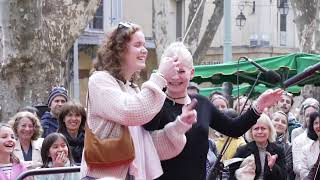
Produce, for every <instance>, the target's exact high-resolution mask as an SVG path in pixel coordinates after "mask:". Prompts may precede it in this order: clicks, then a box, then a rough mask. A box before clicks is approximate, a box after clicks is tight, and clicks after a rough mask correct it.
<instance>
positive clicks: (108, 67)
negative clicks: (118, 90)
mask: <svg viewBox="0 0 320 180" xmlns="http://www.w3.org/2000/svg"><path fill="white" fill-rule="evenodd" d="M127 24H128V26H121V23H119V25H118V27H117V28H115V29H113V31H111V33H109V34H107V35H106V37H105V40H104V41H103V43H102V44H101V46H100V47H99V49H98V51H97V57H96V59H95V60H94V69H93V71H108V72H109V73H110V74H111V75H112V76H113V77H115V78H116V79H119V80H121V81H124V82H125V78H124V76H123V74H122V73H121V71H122V60H121V58H122V53H124V52H126V51H127V44H128V42H129V41H130V40H131V37H132V35H133V34H134V33H135V32H137V31H141V27H140V26H139V25H136V24H132V23H127Z"/></svg>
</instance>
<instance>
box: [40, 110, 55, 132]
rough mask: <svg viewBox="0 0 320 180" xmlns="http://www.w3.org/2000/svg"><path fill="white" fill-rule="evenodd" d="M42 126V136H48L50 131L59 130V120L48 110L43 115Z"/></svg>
mask: <svg viewBox="0 0 320 180" xmlns="http://www.w3.org/2000/svg"><path fill="white" fill-rule="evenodd" d="M41 126H42V128H43V134H42V137H43V138H45V137H47V136H48V135H49V134H50V133H53V132H57V129H58V126H59V125H58V120H57V119H56V118H55V117H53V116H52V114H51V113H50V112H48V111H46V112H45V113H44V114H43V115H42V117H41Z"/></svg>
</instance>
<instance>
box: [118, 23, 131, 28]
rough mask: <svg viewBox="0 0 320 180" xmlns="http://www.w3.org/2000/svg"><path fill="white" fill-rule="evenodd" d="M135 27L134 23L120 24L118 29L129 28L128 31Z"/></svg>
mask: <svg viewBox="0 0 320 180" xmlns="http://www.w3.org/2000/svg"><path fill="white" fill-rule="evenodd" d="M132 26H133V23H130V22H119V24H118V29H119V30H120V29H123V28H128V29H131V28H132Z"/></svg>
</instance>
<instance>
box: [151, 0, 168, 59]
mask: <svg viewBox="0 0 320 180" xmlns="http://www.w3.org/2000/svg"><path fill="white" fill-rule="evenodd" d="M168 6H169V2H168V1H167V0H161V1H159V0H153V1H152V33H153V37H154V41H155V45H156V55H157V60H158V61H160V58H161V55H162V53H163V51H164V49H165V48H166V47H167V46H168V45H169V43H170V42H169V38H168V31H169V30H168V27H167V25H168V14H169V12H168V9H169V8H168Z"/></svg>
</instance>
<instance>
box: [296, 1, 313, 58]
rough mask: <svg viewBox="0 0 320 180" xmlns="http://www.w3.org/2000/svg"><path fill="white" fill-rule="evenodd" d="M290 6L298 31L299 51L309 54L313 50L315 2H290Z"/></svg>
mask: <svg viewBox="0 0 320 180" xmlns="http://www.w3.org/2000/svg"><path fill="white" fill-rule="evenodd" d="M291 4H292V9H293V13H294V16H295V18H294V21H295V23H296V27H297V30H298V38H299V43H300V45H299V46H300V51H302V52H310V50H312V49H314V35H315V31H316V15H317V4H318V3H317V0H291Z"/></svg>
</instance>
